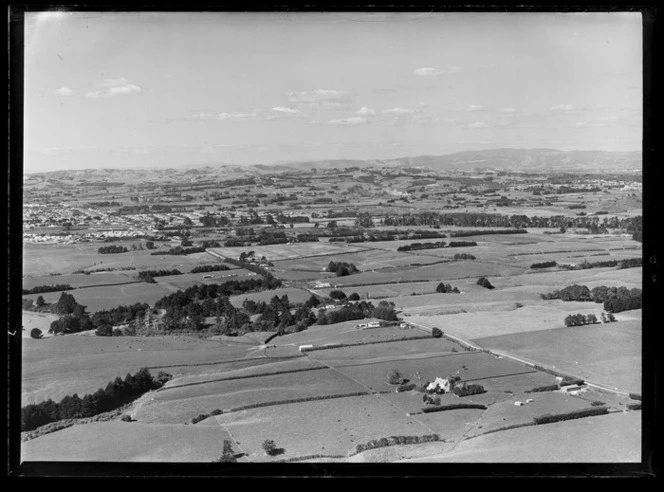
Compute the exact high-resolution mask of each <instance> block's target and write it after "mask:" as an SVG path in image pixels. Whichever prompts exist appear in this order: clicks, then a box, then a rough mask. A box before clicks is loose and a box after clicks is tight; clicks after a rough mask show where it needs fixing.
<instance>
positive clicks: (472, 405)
mask: <svg viewBox="0 0 664 492" xmlns="http://www.w3.org/2000/svg"><path fill="white" fill-rule="evenodd" d="M460 408H477V409H479V410H486V409H487V406H486V405H482V404H481V403H448V404H447V405H437V406H433V407H424V408H422V412H424V413H431V412H442V411H444V410H457V409H460Z"/></svg>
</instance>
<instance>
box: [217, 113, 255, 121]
mask: <svg viewBox="0 0 664 492" xmlns="http://www.w3.org/2000/svg"><path fill="white" fill-rule="evenodd" d="M254 116H256V113H220V114H219V115H217V118H216V119H218V120H247V119H249V118H253V117H254Z"/></svg>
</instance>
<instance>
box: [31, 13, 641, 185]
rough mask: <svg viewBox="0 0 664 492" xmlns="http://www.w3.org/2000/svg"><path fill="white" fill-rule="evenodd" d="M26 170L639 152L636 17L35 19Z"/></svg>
mask: <svg viewBox="0 0 664 492" xmlns="http://www.w3.org/2000/svg"><path fill="white" fill-rule="evenodd" d="M24 65H25V74H24V171H25V172H26V173H30V172H40V171H51V170H62V169H84V168H110V167H112V168H137V167H141V168H148V167H175V166H192V165H213V164H240V165H247V164H269V163H274V162H291V161H306V160H323V159H387V158H394V157H404V156H416V155H442V154H449V153H453V152H458V151H465V150H480V149H493V148H508V147H509V148H553V149H560V150H606V151H634V150H640V149H641V143H642V104H643V103H642V96H643V95H642V90H643V89H642V87H643V82H642V28H641V16H640V14H639V13H626V12H614V13H506V14H505V13H415V12H408V13H405V12H404V13H342V12H335V13H277V12H271V13H269V12H268V13H181V12H177V13H165V12H161V13H157V12H155V13H149V12H144V13H135V12H134V13H112V12H99V13H95V12H33V13H27V14H26V17H25V51H24Z"/></svg>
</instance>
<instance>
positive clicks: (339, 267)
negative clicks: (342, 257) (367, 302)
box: [327, 261, 359, 277]
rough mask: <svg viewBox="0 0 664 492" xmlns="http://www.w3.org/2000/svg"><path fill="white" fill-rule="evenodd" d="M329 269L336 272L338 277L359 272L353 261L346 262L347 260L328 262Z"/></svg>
mask: <svg viewBox="0 0 664 492" xmlns="http://www.w3.org/2000/svg"><path fill="white" fill-rule="evenodd" d="M327 271H328V272H332V273H335V274H336V276H337V277H345V276H347V275H352V274H354V273H357V272H359V270H358V269H357V267H356V266H355V265H353V264H352V263H346V262H345V261H339V262H335V261H331V262H329V263H328V264H327Z"/></svg>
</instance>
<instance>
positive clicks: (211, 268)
mask: <svg viewBox="0 0 664 492" xmlns="http://www.w3.org/2000/svg"><path fill="white" fill-rule="evenodd" d="M225 270H230V268H229V267H228V266H227V265H201V266H197V267H194V268H192V269H191V272H189V273H205V272H221V271H225Z"/></svg>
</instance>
